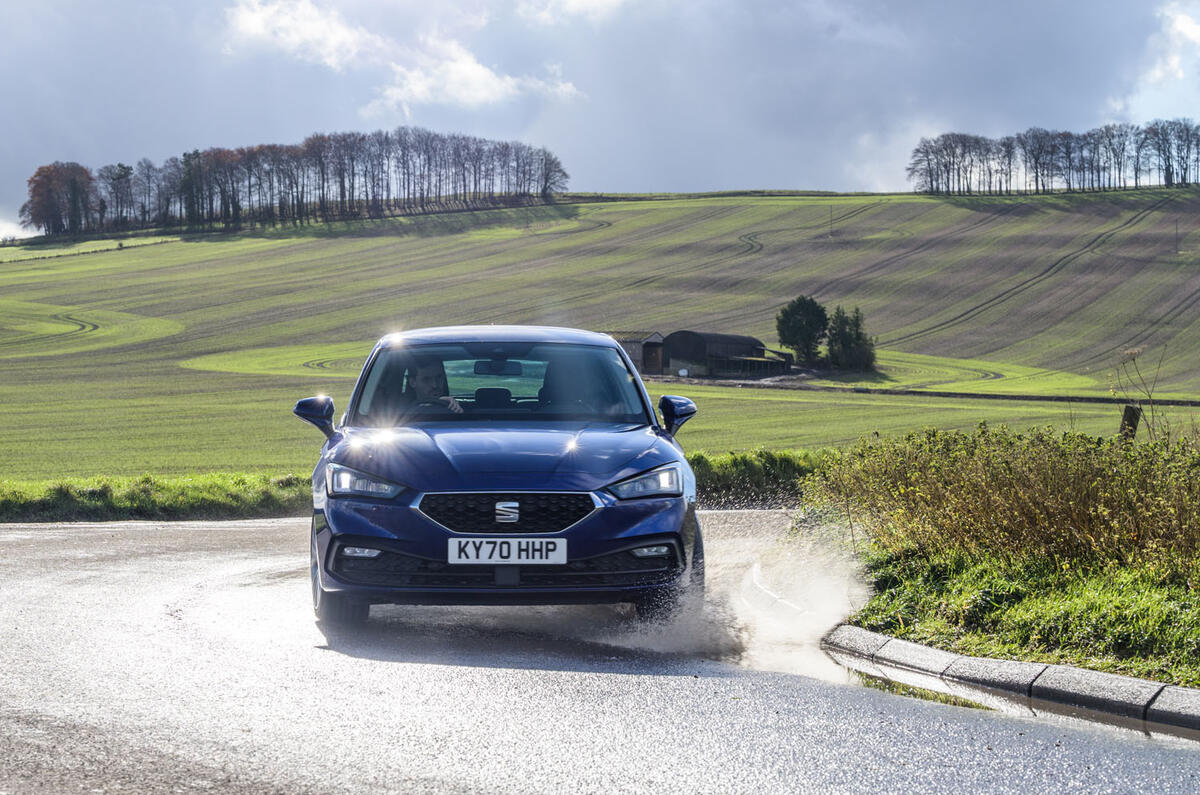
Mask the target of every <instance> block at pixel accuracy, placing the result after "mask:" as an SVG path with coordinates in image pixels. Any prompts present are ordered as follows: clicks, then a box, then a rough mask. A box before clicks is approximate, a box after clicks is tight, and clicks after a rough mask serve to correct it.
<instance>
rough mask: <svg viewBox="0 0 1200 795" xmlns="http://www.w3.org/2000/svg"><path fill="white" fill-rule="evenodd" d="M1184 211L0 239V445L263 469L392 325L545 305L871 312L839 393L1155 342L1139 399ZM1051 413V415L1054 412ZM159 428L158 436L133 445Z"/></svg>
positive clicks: (695, 208)
mask: <svg viewBox="0 0 1200 795" xmlns="http://www.w3.org/2000/svg"><path fill="white" fill-rule="evenodd" d="M1198 210H1200V193H1197V192H1194V191H1178V190H1175V191H1141V192H1133V191H1131V192H1128V193H1120V194H1104V195H1093V196H1050V197H1019V198H1011V199H1002V198H1001V199H995V198H978V199H935V198H928V197H920V196H912V195H892V196H749V195H722V196H713V197H700V198H687V199H678V198H676V199H672V198H664V199H658V200H640V201H635V200H627V201H606V202H595V203H588V202H580V203H571V204H563V205H559V206H546V207H531V208H519V209H512V210H493V211H485V212H477V213H454V214H448V215H441V216H426V217H421V218H415V219H392V220H387V221H377V222H362V223H355V224H338V225H333V226H314V227H306V228H301V229H284V230H273V231H268V232H261V233H243V234H238V235H221V234H209V235H196V236H191V237H187V236H184V237H180V236H164V237H159V238H147V239H130V240H127V241H121V245H122V248H120V249H118V248H116V245H117V243H116V242H115V241H89V242H87V243H83V244H79V246H78V247H76V246H71V245H61V246H49V247H47V246H36V245H30V246H24V247H17V248H3V249H0V366H3V368H4V372H5V378H4V382H3V384H2V385H0V397H3V398H4V399H5V401H6V404H7V406H8V408H7V410H6V414H7V416H8V417H9V418H10V422H11V423H12V424H13V425H14V426H15V427H25V428H29V429H31V430H32V433H33V434H34V435H33V436H26V435H21V438H18V439H16V440H12V439H11V438H10V439H6V441H4V442H0V450H2V451H3V453H4V458H5V460H6V461H17V462H28V465H26V464H25V463H17V464H16V465H15V466H13V467H10V473H13V474H23V475H25V476H31V477H32V476H42V475H41V473H43V472H45V470H47V469H48V468H50V469H53V466H54V465H53V462H54V461H60V462H68V463H66V464H65V465H63V471H65V470H68V469H69V470H71V471H74V472H77V473H84V474H86V473H87V472H90V471H95V470H96V469H97V468H98V467H99V466H101V463H100V462H101V461H102V460H103V458H104V457H106V456H108V455H109V453H108V452H107V448H108V446H109V445H110V444H112V445H119V444H122V443H124V444H125V445H127V446H128V447H127V449H128V450H129V452H130V453H131V454H132V455H133V456H134V458H135V459H136V458H137V457H138V456H141V457H142V459H143V460H144V463H139V462H138V461H137V460H124V459H123V460H121V461H120V462H119V463H118V464H117V465H118V466H120V467H121V469H122V471H132V472H138V471H143V470H145V469H155V470H157V469H159V468H161V467H162V465H163V460H164V459H163V457H162V454H163V449H164V447H166V448H169V447H170V440H176V441H177V443H178V447H179V449H178V450H177V451H176V453H175V454H174V455H172V456H171V457H170V468H173V469H176V470H178V469H180V468H183V469H186V468H187V467H192V468H204V469H219V468H227V466H233V462H230V464H229V465H225V464H223V463H222V450H223V449H224V448H225V446H227V445H228V440H229V439H230V438H235V437H236V438H237V439H238V440H239V443H240V444H249V443H252V442H253V441H254V440H255V439H261V441H262V445H261V447H262V456H261V462H262V464H263V466H267V467H271V468H280V467H290V466H292V463H291V462H292V461H294V460H297V459H296V453H295V450H296V449H298V445H301V444H303V442H301V441H300V439H301V438H303V439H307V436H306V433H307V431H306V430H305V429H302V428H300V427H299V423H296V427H295V428H294V429H292V428H291V426H288V428H289V430H288V431H287V432H286V436H287V439H288V441H286V443H283V448H282V449H283V450H284V452H282V453H280V454H278V455H277V454H276V452H275V451H276V450H279V449H280V444H281V442H280V437H279V434H280V433H281V432H282V431H281V428H282V427H283V426H282V425H280V424H278V423H279V422H281V419H280V418H283V419H284V420H287V421H288V422H293V423H295V420H291V419H290V418H287V417H286V412H287V409H288V407H289V406H290V401H291V400H294V399H295V398H296V397H299V396H301V395H302V394H308V393H311V392H316V391H320V390H321V389H324V390H326V391H330V392H331V394H334V396H335V398H338V399H339V405H341V404H344V399H345V397H344V396H345V394H346V393H347V392H348V390H349V379H350V378H351V377H352V376H353V375H355V374H356V368H357V367H358V366H359V364H360V363H361V359H362V356H363V355H364V354H365V353H366V351H367V350H368V348H369V345H370V343H371V342H372V341H374V340H375V339H376V338H378V337H379V336H380V335H381V334H383V333H386V332H387V331H389V330H393V329H402V328H413V327H417V326H422V325H437V324H447V323H492V322H497V323H498V322H505V323H546V324H556V325H570V326H580V327H587V328H601V329H603V328H651V329H658V330H661V331H663V332H669V331H672V330H674V329H677V328H700V329H711V330H718V331H729V332H738V333H748V334H754V335H757V336H760V337H763V338H765V339H768V340H773V339H774V315H775V312H776V311H777V309H778V307H779V306H780V305H782V304H783V303H785V302H786V301H787V300H789V299H790V298H792V297H794V296H795V295H797V294H799V293H809V294H813V295H815V296H817V297H818V298H819V299H820V300H822V301H823V302H825V303H827V304H829V305H830V306H832V305H834V304H839V303H840V304H845V305H847V306H853V305H858V306H861V307H862V309H863V310H864V312H865V313H866V316H867V319H868V327H869V329H870V331H871V332H872V333H874V334H876V335H878V337H879V348H880V353H881V355H880V361H881V364H882V366H883V367H882V373H881V375H879V376H873V377H872V378H871V379H869V380H866V381H857V382H855V381H853V379H850V381H851V382H852V383H857V384H859V385H871V386H918V387H921V386H925V387H930V388H937V389H954V390H962V391H976V392H985V393H996V394H1006V393H1008V394H1011V393H1019V394H1025V393H1029V394H1060V395H1061V394H1079V395H1089V394H1090V395H1103V394H1107V393H1108V389H1109V375H1110V373H1111V372H1112V370H1113V367H1114V365H1115V364H1116V362H1117V360H1118V358H1119V356H1120V353H1121V351H1122V350H1124V349H1127V348H1130V347H1134V346H1145V348H1146V353H1145V354H1144V356H1143V358H1142V364H1143V367H1145V368H1148V369H1149V370H1154V369H1155V365H1156V364H1157V362H1158V361H1159V356H1160V354H1161V353H1163V352H1164V351H1165V354H1164V355H1163V356H1162V364H1161V369H1160V372H1159V374H1158V375H1159V383H1158V387H1157V389H1158V394H1159V395H1160V396H1165V395H1168V394H1170V395H1175V396H1178V397H1197V396H1200V367H1198V366H1197V364H1196V363H1195V361H1196V360H1195V357H1194V356H1193V355H1192V352H1194V351H1195V350H1197V345H1198V343H1200V337H1198V336H1197V335H1198V334H1200V324H1198V321H1200V244H1198V243H1197V241H1198V240H1200V238H1197V237H1196V234H1195V233H1196V231H1197V227H1198V225H1200V213H1198V212H1197V211H1198ZM831 217H832V227H831V221H830V219H831ZM1177 222H1178V224H1179V235H1180V240H1181V242H1180V246H1179V252H1181V253H1177V251H1176V249H1175V225H1176V223H1177ZM831 228H832V234H831ZM794 397H795V396H793V398H794ZM789 399H791V398H789ZM820 400H821V401H823V402H825V403H829V402H830V400H831V399H829V398H820ZM946 405H947V406H948V404H946ZM267 406H270V408H269V409H267V408H266V407H267ZM955 410H956V411H957V410H958V407H955ZM268 411H269V414H268V413H266V412H268ZM276 411H278V412H280V414H279V415H278V416H276V415H275V412H276ZM1056 411H1058V412H1059V413H1058V414H1056V415H1054V417H1048V418H1047V421H1052V420H1053V419H1054V418H1055V417H1057V418H1058V419H1060V420H1061V419H1062V417H1063V416H1065V415H1064V413H1063V412H1065V409H1062V408H1058V409H1056ZM1012 412H1014V416H1017V415H1022V416H1024V415H1023V414H1022V412H1024V409H1021V410H1017V409H1016V408H1015V407H1014V408H1013V409H1012ZM1039 412H1040V410H1039ZM1039 412H1035V414H1036V415H1037V416H1038V417H1041V416H1042V415H1041V414H1040V413H1039ZM969 413H970V412H969V411H968V414H969ZM1109 413H1112V411H1111V409H1107V410H1106V416H1107V414H1109ZM1025 414H1028V412H1025ZM988 416H989V417H991V418H992V419H1004V418H1005V416H1006V415H1005V414H1004V412H1001V415H1000V417H998V418H997V417H995V416H994V415H993V414H988ZM1071 416H1083V415H1082V414H1081V411H1080V410H1079V409H1078V408H1077V409H1076V410H1075V411H1074V413H1073V414H1072V415H1071ZM268 417H269V419H268ZM861 419H862V417H856V418H855V420H854V422H853V423H851V424H853V425H854V427H855V428H856V429H857V428H859V427H860V425H861V423H860V422H859V420H861ZM699 422H700V421H699V420H697V423H699ZM908 422H909V426H908V427H911V426H912V425H914V424H915V425H919V424H920V419H919V416H913V417H911V418H910V419H909V421H908ZM970 422H971V418H970V417H969V416H964V417H961V418H960V419H956V420H955V424H956V425H959V426H961V425H962V424H964V423H965V424H969V423H970ZM230 424H234V425H236V431H233V430H231V429H230V427H229V426H230ZM1106 424H1107V423H1106ZM901 426H902V423H901V425H900V426H898V425H896V424H894V423H893V424H887V423H885V427H886V428H887V429H888V430H899V429H902V427H901ZM689 427H691V426H689ZM862 427H867V428H869V427H870V423H869V422H867V423H866V425H865V426H862ZM151 429H158V430H155V431H153V432H151ZM293 430H294V434H293ZM155 433H159V434H160V435H161V438H160V439H159V442H157V443H155V444H156V445H157V446H151V447H146V448H145V450H144V451H143V452H140V453H139V452H137V451H138V450H141V449H142V446H143V445H144V444H149V443H148V442H143V441H141V440H142V438H143V437H144V436H145V435H146V434H150V435H151V436H153V435H154V434H155ZM293 436H294V437H295V440H294V441H293V440H292V439H293ZM788 438H789V442H791V441H795V440H794V437H793V436H789V437H788ZM841 438H842V434H833V435H829V436H827V437H825V439H826V440H827V441H838V440H840V439H841ZM122 440H123V442H122ZM755 440H756V442H758V443H762V442H763V437H761V436H759V437H755ZM310 441H314V442H315V440H310ZM801 441H803V440H801ZM813 441H819V440H817V439H809V440H808V442H809V443H811V442H813ZM714 446H715V445H714ZM730 446H734V445H730ZM741 446H744V445H741ZM72 450H74V451H76V453H75V454H74V455H73V454H72V452H71V451H72ZM85 453H86V455H85ZM80 456H83V458H87V459H89V460H90V463H87V464H86V465H85V464H82V463H80V461H81V460H82V459H81V458H80ZM245 458H246V457H245V455H240V454H239V457H238V461H237V466H245V465H246V462H245ZM301 460H302V459H301ZM35 461H36V462H39V463H37V464H34V463H33V462H35ZM305 463H307V461H305ZM52 474H54V471H49V472H45V476H49V475H52Z"/></svg>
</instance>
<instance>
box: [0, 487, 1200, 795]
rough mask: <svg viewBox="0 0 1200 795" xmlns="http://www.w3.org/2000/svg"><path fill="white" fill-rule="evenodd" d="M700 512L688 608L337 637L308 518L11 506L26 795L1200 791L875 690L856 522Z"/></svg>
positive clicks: (6, 666) (10, 665)
mask: <svg viewBox="0 0 1200 795" xmlns="http://www.w3.org/2000/svg"><path fill="white" fill-rule="evenodd" d="M702 521H703V522H704V526H705V529H706V542H707V557H708V560H709V577H710V591H711V594H710V600H709V601H710V603H709V604H708V605H707V606H706V610H705V612H704V613H702V614H701V615H699V616H698V617H693V618H692V619H689V620H686V621H683V622H681V623H680V624H678V625H674V626H670V627H663V626H653V625H651V626H644V625H640V624H638V623H637V622H636V621H635V620H633V619H632V618H631V616H630V614H629V611H627V610H624V609H617V608H610V607H562V608H557V607H546V608H429V607H403V608H402V607H382V608H380V607H376V608H374V609H373V611H372V618H371V621H370V623H369V624H368V625H367V627H366V628H365V629H363V630H360V631H354V632H346V631H342V632H330V633H328V634H327V633H324V632H322V631H321V629H320V627H319V626H318V625H317V624H315V623H314V621H313V618H312V612H311V607H310V603H309V599H310V597H309V584H308V576H307V554H308V542H307V532H308V527H307V522H306V521H304V520H295V519H289V520H262V521H246V522H187V523H145V522H142V523H137V522H131V523H116V524H67V525H0V552H2V553H3V554H2V555H0V596H2V598H0V627H2V631H3V645H2V647H0V648H2V651H0V655H2V656H0V793H10V792H11V793H15V792H40V791H46V792H121V791H130V792H157V791H164V792H165V791H221V792H274V791H283V792H364V791H387V790H393V791H405V792H422V791H430V792H546V793H562V792H571V793H583V792H613V791H620V792H654V793H660V792H722V793H724V792H808V791H819V792H825V793H827V792H847V791H851V792H855V791H881V790H888V791H900V790H904V791H936V792H944V791H947V790H950V791H955V790H957V791H968V790H969V791H1013V792H1031V791H1038V792H1041V791H1048V792H1056V791H1095V792H1100V791H1118V792H1126V791H1147V792H1150V791H1153V792H1196V791H1200V744H1196V743H1191V742H1188V741H1184V740H1172V739H1168V738H1148V737H1146V736H1144V735H1140V734H1138V733H1135V732H1131V731H1127V730H1119V729H1115V728H1111V727H1104V726H1099V725H1091V724H1084V723H1078V722H1067V721H1064V720H1047V719H1035V718H1021V717H1013V716H1009V715H1004V714H1001V713H998V712H993V711H988V710H982V709H970V708H966V707H960V706H950V705H946V704H941V703H934V702H930V701H923V700H919V699H913V698H907V697H903V696H897V695H893V694H891V693H887V692H883V691H881V690H878V689H873V688H868V687H863V686H862V685H861V684H860V683H858V681H857V680H856V679H855V678H854V676H853V675H851V674H849V673H847V672H846V671H844V670H843V669H841V668H840V667H838V666H837V665H835V664H834V663H832V662H831V661H830V660H828V659H827V658H826V657H825V656H824V655H823V654H821V653H820V652H819V650H817V648H816V645H815V641H816V639H817V638H818V637H819V635H820V634H821V632H822V631H823V630H824V629H825V628H827V627H828V626H831V625H832V624H833V623H834V622H836V621H837V619H838V618H839V617H840V616H842V615H844V614H845V613H846V612H847V611H848V610H850V609H851V608H852V607H853V606H854V605H855V604H858V603H860V602H861V600H862V598H863V596H864V594H865V591H864V589H863V586H862V584H861V583H860V582H858V581H857V580H856V578H855V575H854V572H853V568H852V566H849V565H848V564H847V563H846V558H845V557H844V556H843V555H842V553H840V552H839V551H838V547H837V544H836V542H831V541H829V540H828V539H822V538H821V537H820V533H819V532H816V533H815V534H814V533H813V532H810V531H807V530H806V531H805V532H804V533H801V534H800V535H799V536H798V537H797V536H796V534H790V535H789V534H788V533H787V532H786V531H787V528H788V526H789V520H788V518H787V516H786V515H785V514H782V513H780V512H765V511H763V512H710V513H706V514H704V515H703V516H702ZM768 592H769V593H770V595H767V594H768Z"/></svg>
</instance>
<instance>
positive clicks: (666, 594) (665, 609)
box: [633, 588, 683, 622]
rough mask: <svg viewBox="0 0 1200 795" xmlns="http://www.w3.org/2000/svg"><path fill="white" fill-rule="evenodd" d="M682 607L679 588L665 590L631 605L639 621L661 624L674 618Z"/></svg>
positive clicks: (681, 596)
mask: <svg viewBox="0 0 1200 795" xmlns="http://www.w3.org/2000/svg"><path fill="white" fill-rule="evenodd" d="M682 605H683V591H682V590H681V589H679V588H667V589H664V590H662V591H657V592H655V593H653V594H651V595H649V596H643V597H642V598H641V599H638V600H637V601H636V602H634V603H633V609H634V610H635V611H636V612H637V617H638V620H640V621H648V622H661V621H670V620H671V619H672V618H674V617H675V616H676V615H677V614H678V613H679V611H680V609H681V608H682Z"/></svg>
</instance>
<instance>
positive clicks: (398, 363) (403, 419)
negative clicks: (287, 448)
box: [351, 343, 648, 426]
mask: <svg viewBox="0 0 1200 795" xmlns="http://www.w3.org/2000/svg"><path fill="white" fill-rule="evenodd" d="M478 419H505V420H513V421H539V420H558V419H563V420H584V421H598V422H618V423H638V424H645V423H646V422H648V417H647V415H646V411H645V409H644V407H643V404H642V401H641V397H640V394H639V392H638V388H637V385H636V381H635V376H634V375H633V373H631V372H630V371H629V369H628V368H627V367H626V366H625V362H624V361H623V360H622V359H621V356H620V355H619V354H618V353H617V351H616V350H614V349H612V348H602V347H595V346H590V345H562V344H539V345H531V344H529V343H486V344H466V345H457V344H455V345H414V346H407V347H401V348H393V349H388V350H384V351H381V352H380V354H379V355H378V356H377V357H376V358H375V361H374V362H373V363H372V365H371V369H370V370H369V371H368V372H367V374H366V376H365V380H364V382H363V387H362V392H361V394H360V395H359V397H358V403H357V405H356V407H355V411H354V416H353V417H352V418H351V422H352V423H353V424H356V425H373V426H392V425H402V424H410V423H418V422H424V421H438V422H442V421H455V420H466V421H470V420H478Z"/></svg>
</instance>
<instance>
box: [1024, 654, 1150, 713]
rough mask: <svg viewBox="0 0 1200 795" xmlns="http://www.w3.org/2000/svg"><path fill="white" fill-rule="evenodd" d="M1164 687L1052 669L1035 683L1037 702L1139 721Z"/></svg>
mask: <svg viewBox="0 0 1200 795" xmlns="http://www.w3.org/2000/svg"><path fill="white" fill-rule="evenodd" d="M1163 687H1164V685H1163V684H1162V683H1161V682H1150V681H1148V680H1146V679H1135V678H1133V677H1132V676H1120V675H1118V674H1106V673H1103V672H1101V671H1087V670H1084V669H1083V668H1072V667H1070V666H1067V665H1051V666H1048V667H1047V668H1046V670H1045V671H1043V672H1042V675H1041V676H1039V677H1038V678H1037V679H1036V680H1035V681H1034V683H1033V689H1032V691H1031V692H1030V695H1032V696H1033V697H1034V698H1041V699H1045V700H1046V701H1055V702H1058V703H1060V704H1070V705H1072V706H1075V707H1084V708H1086V709H1094V710H1098V711H1100V712H1110V713H1112V714H1114V715H1124V716H1125V717H1127V718H1137V719H1139V720H1141V719H1144V718H1145V717H1146V708H1147V707H1149V706H1150V702H1151V701H1153V700H1154V697H1155V696H1157V695H1158V694H1159V691H1161V690H1162V689H1163Z"/></svg>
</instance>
